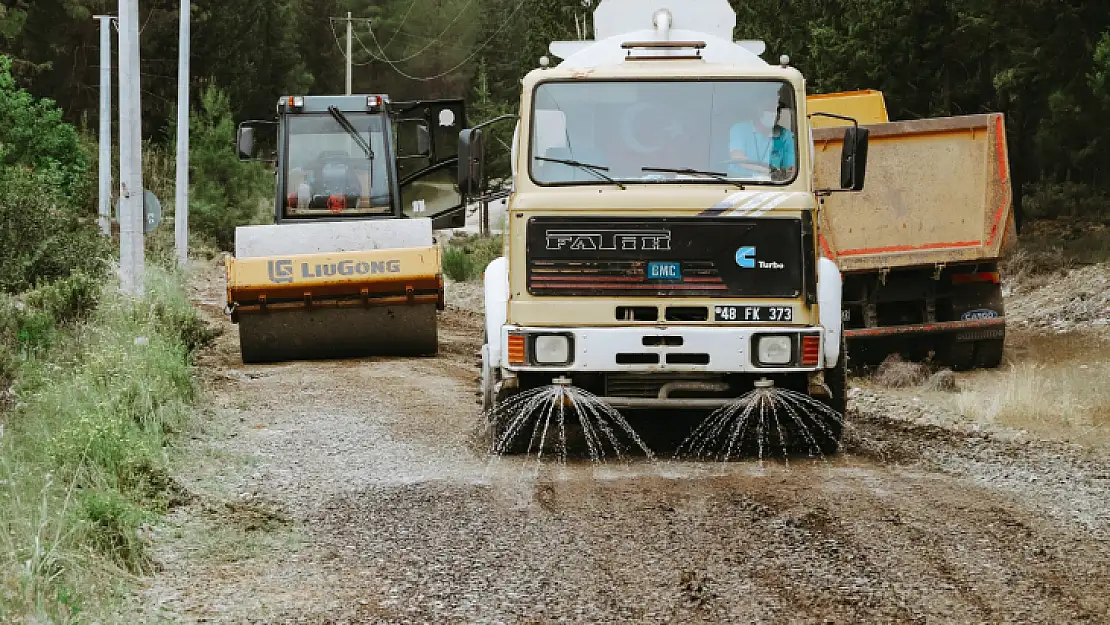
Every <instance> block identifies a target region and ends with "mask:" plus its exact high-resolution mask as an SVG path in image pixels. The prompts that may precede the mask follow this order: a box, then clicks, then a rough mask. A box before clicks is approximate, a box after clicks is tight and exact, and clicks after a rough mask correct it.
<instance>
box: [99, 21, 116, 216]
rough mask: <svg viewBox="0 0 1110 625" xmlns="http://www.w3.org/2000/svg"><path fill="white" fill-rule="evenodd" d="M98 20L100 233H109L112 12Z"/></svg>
mask: <svg viewBox="0 0 1110 625" xmlns="http://www.w3.org/2000/svg"><path fill="white" fill-rule="evenodd" d="M95 18H96V19H97V20H99V21H100V185H99V191H98V193H99V202H100V205H99V210H98V211H97V212H98V214H99V221H100V233H101V234H103V235H104V236H111V234H112V20H114V19H116V18H114V17H112V16H111V15H97V16H95Z"/></svg>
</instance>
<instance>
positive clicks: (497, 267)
mask: <svg viewBox="0 0 1110 625" xmlns="http://www.w3.org/2000/svg"><path fill="white" fill-rule="evenodd" d="M735 23H736V15H735V13H734V12H733V11H732V9H731V8H730V7H729V4H728V2H727V1H725V0H720V1H717V0H697V1H693V0H688V1H687V2H683V3H669V4H667V5H664V3H662V2H660V3H652V2H643V1H642V0H604V1H603V2H601V3H600V4H599V5H598V7H597V9H596V11H595V13H594V31H595V39H594V40H593V41H574V42H555V43H553V44H552V46H551V52H552V54H554V55H555V56H558V57H560V58H561V59H562V62H561V63H559V64H558V65H556V66H553V67H548V66H547V65H549V63H542V62H541V65H544V67H541V68H538V69H536V70H533V71H531V72H529V73H528V74H527V75H526V76H525V77H524V79H523V82H522V96H521V102H520V109H519V111H520V114H519V119H518V120H517V125H516V132H515V135H514V139H513V144H512V164H513V174H512V185H513V186H512V192H511V195H510V197H509V206H508V224H507V227H506V233H505V252H506V253H505V256H503V257H502V258H499V259H496V260H494V261H493V262H492V263H491V264H490V265H489V266H488V267H487V268H486V271H485V277H484V288H485V292H484V296H485V341H484V345H483V347H482V374H481V396H482V402H483V404H484V406H485V408H486V409H487V411H488V412H489V414H491V415H496V413H497V407H498V406H500V405H503V404H504V403H505V402H507V401H509V399H510V398H511V397H512V396H513V395H515V394H517V393H520V392H522V391H526V390H529V389H534V388H538V387H541V386H544V385H549V384H572V385H574V386H576V387H579V388H581V389H584V390H586V391H589V392H591V393H593V394H595V395H597V396H599V397H600V399H601V400H602V401H604V402H606V403H608V404H609V405H611V406H613V407H614V408H617V409H621V410H628V411H638V410H641V409H650V410H653V411H658V410H665V411H666V410H670V411H676V413H677V412H684V411H687V410H691V409H693V410H696V411H704V410H705V409H714V408H718V407H721V406H725V405H727V404H729V403H731V402H734V401H736V399H737V398H738V397H740V396H742V395H744V394H745V393H747V392H749V391H751V390H753V389H754V388H757V387H759V388H765V387H767V386H768V385H774V386H775V387H777V388H780V389H785V390H789V391H794V392H796V393H801V394H803V395H805V396H807V397H810V398H812V400H813V403H812V404H810V405H812V406H815V407H818V406H819V407H821V408H822V409H817V408H815V409H813V410H812V411H810V412H808V413H807V414H797V415H794V416H795V417H796V418H795V419H793V420H791V419H789V418H787V419H784V421H786V422H790V421H793V422H792V423H782V425H783V426H784V427H785V428H787V429H790V430H792V431H794V432H795V433H796V434H797V433H798V432H800V434H797V436H796V438H795V440H799V439H800V438H801V437H807V438H808V439H810V440H811V441H812V442H814V443H816V444H817V446H818V447H819V449H820V450H821V451H822V452H823V453H832V452H835V450H836V449H837V446H838V444H839V439H840V434H841V431H842V421H841V418H840V417H839V416H838V415H837V414H836V413H840V414H843V413H844V408H845V380H846V358H845V357H844V354H843V350H842V338H843V337H842V332H841V325H842V317H841V293H842V291H841V287H842V282H841V275H840V271H839V270H838V268H837V266H836V263H835V262H834V261H833V260H832V259H830V258H824V257H822V255H821V254H820V252H819V245H818V237H819V234H820V230H819V223H820V221H819V212H820V210H821V208H820V206H819V204H818V199H819V198H820V197H825V196H826V195H829V194H844V195H851V194H855V193H859V192H860V191H861V190H862V189H863V188H864V177H865V168H866V163H867V162H868V153H867V145H868V133H867V130H866V129H865V128H863V127H862V126H859V127H857V126H855V125H852V126H850V127H848V128H847V129H841V130H840V131H839V132H840V135H841V136H840V142H841V144H840V148H839V149H840V154H839V161H840V167H839V178H838V180H837V181H836V182H835V184H832V185H831V186H829V187H825V188H822V187H818V186H816V182H815V181H816V180H817V178H816V176H814V167H815V159H814V153H813V150H812V149H811V143H810V137H809V135H810V126H809V123H808V121H807V120H808V117H807V100H806V82H805V79H804V77H803V76H802V74H801V72H799V71H798V70H797V69H796V68H794V67H791V66H790V65H789V62H788V60H787V59H780V62H779V63H776V64H769V63H767V62H766V61H764V60H763V59H762V58H760V56H759V55H760V54H761V53H762V52H763V49H764V46H763V44H762V43H761V42H753V41H741V42H736V41H733V39H732V32H733V28H734V27H735ZM487 130H488V128H487V127H485V125H481V126H476V127H474V128H469V129H466V130H464V131H463V132H462V133H460V137H459V158H460V174H459V188H460V189H461V190H463V193H464V195H465V196H468V197H469V196H471V195H474V194H480V193H481V191H482V190H481V188H480V186H479V185H478V184H477V183H476V181H479V180H481V179H482V172H483V169H484V163H485V150H484V148H485V141H486V139H485V133H486V132H487ZM830 410H831V411H832V414H830ZM491 425H492V426H493V428H494V432H495V435H496V436H500V435H501V431H500V429H499V428H503V427H504V424H502V423H500V422H498V421H497V420H496V419H495V420H494V422H493V423H492V424H491Z"/></svg>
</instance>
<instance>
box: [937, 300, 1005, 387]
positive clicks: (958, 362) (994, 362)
mask: <svg viewBox="0 0 1110 625" xmlns="http://www.w3.org/2000/svg"><path fill="white" fill-rule="evenodd" d="M981 309H987V310H990V311H993V313H994V314H995V315H997V316H998V317H1003V318H1004V317H1005V314H1006V311H1005V300H1004V299H1003V297H1002V285H1000V284H992V283H978V284H971V285H966V286H964V287H962V288H960V289H959V290H958V291H956V294H955V296H954V297H953V299H952V319H953V320H955V321H959V320H961V319H963V316H964V314H965V313H967V312H970V311H975V310H981ZM1004 344H1005V338H997V339H993V338H992V339H984V340H979V341H965V342H956V340H955V337H945V338H943V339H941V342H940V344H939V345H938V346H937V347H938V349H937V356H938V360H939V361H940V364H943V365H947V366H949V367H951V368H952V370H953V371H967V370H970V369H975V368H983V369H993V368H995V367H997V366H999V365H1000V364H1002V353H1003V349H1004Z"/></svg>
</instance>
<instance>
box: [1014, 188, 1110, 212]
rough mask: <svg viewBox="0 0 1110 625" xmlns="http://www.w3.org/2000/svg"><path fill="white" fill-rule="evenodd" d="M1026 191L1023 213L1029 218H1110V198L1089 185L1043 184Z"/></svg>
mask: <svg viewBox="0 0 1110 625" xmlns="http://www.w3.org/2000/svg"><path fill="white" fill-rule="evenodd" d="M1024 188H1025V192H1026V194H1025V198H1024V200H1023V202H1022V210H1023V211H1024V213H1025V216H1026V218H1027V219H1044V218H1055V217H1062V216H1066V217H1082V218H1087V219H1110V197H1108V196H1107V194H1106V193H1105V192H1104V191H1100V190H1098V189H1096V188H1094V187H1092V186H1091V185H1089V184H1083V183H1079V182H1040V183H1035V184H1030V185H1026V187H1024Z"/></svg>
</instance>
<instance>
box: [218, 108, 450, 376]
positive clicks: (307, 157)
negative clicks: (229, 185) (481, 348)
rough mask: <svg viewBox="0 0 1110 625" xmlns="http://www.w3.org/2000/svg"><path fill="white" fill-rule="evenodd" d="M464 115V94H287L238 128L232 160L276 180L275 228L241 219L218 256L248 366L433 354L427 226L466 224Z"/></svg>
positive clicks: (439, 284) (434, 294)
mask: <svg viewBox="0 0 1110 625" xmlns="http://www.w3.org/2000/svg"><path fill="white" fill-rule="evenodd" d="M464 124H465V109H464V106H463V102H462V101H461V100H426V101H416V102H397V103H394V102H391V101H390V99H389V97H388V96H385V95H355V96H284V97H282V98H281V100H280V101H279V103H278V107H277V120H276V121H260V120H252V121H247V122H244V123H242V124H241V125H240V126H239V131H238V136H237V139H236V144H237V150H238V152H239V158H240V159H241V160H244V161H262V162H267V163H270V164H272V165H273V166H274V170H275V178H276V194H275V211H274V223H273V224H269V225H261V226H241V227H238V228H236V231H235V254H234V256H233V257H230V258H228V259H227V261H226V272H227V304H228V310H229V311H230V315H231V319H232V321H233V322H235V323H237V324H238V325H239V345H240V352H241V355H242V359H243V362H245V363H269V362H281V361H290V360H308V359H329V358H348V357H360V356H370V355H396V356H409V355H430V354H435V353H436V351H437V349H438V341H437V339H436V312H437V310H442V308H443V306H444V290H443V289H444V287H443V273H442V266H441V259H440V251H439V247H438V246H437V244H436V242H435V239H434V235H433V233H434V231H435V230H437V229H444V228H456V227H461V226H463V225H464V222H465V212H464V206H463V203H462V197H461V196H460V194H459V192H458V190H457V187H456V184H455V182H456V180H457V175H458V171H457V168H458V157H457V147H458V143H457V137H458V131H459V129H460V128H461V127H463V125H464ZM266 127H270V128H276V133H273V134H269V133H266V134H267V135H268V136H269V137H272V138H273V139H276V143H269V144H268V145H267V142H266V141H264V140H263V136H264V134H263V133H262V132H260V130H262V129H263V128H266ZM256 139H257V140H256Z"/></svg>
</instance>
